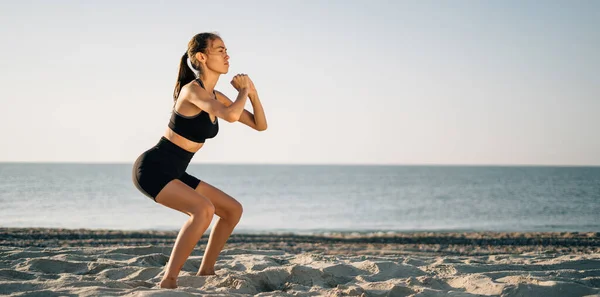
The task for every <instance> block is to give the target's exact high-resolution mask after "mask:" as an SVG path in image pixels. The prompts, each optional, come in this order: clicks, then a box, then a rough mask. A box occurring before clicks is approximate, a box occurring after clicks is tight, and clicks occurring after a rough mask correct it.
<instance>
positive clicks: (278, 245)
mask: <svg viewBox="0 0 600 297" xmlns="http://www.w3.org/2000/svg"><path fill="white" fill-rule="evenodd" d="M176 237H177V231H125V230H94V229H62V228H0V246H5V247H112V246H165V247H170V246H172V245H173V243H174V242H175V238H176ZM207 240H208V231H207V233H205V234H204V235H203V236H202V238H201V239H200V241H199V242H198V245H197V247H196V249H202V248H203V247H204V246H205V245H206V243H207ZM225 248H243V249H258V250H262V249H279V250H282V251H285V252H288V253H303V252H319V253H325V254H348V253H349V254H355V255H365V254H370V255H391V254H398V255H400V254H439V255H443V254H451V255H490V254H506V253H528V252H543V253H559V254H560V253H575V254H591V253H600V232H393V233H392V232H385V233H366V234H360V233H356V232H347V233H346V232H337V233H333V232H329V233H327V234H320V235H302V234H294V233H259V234H252V233H234V234H232V235H231V237H230V238H229V240H228V241H227V244H226V247H225Z"/></svg>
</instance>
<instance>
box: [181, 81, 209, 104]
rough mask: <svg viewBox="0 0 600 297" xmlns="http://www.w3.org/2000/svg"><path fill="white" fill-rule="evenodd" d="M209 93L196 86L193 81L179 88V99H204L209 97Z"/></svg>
mask: <svg viewBox="0 0 600 297" xmlns="http://www.w3.org/2000/svg"><path fill="white" fill-rule="evenodd" d="M210 95H211V94H210V93H208V92H207V91H206V90H205V89H204V88H203V87H201V86H200V85H198V83H196V82H195V81H192V82H190V83H188V84H186V85H185V86H183V87H182V88H181V92H180V94H179V98H180V99H184V100H185V99H190V98H193V97H195V98H199V99H204V98H207V97H210Z"/></svg>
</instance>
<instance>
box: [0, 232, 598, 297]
mask: <svg viewBox="0 0 600 297" xmlns="http://www.w3.org/2000/svg"><path fill="white" fill-rule="evenodd" d="M175 236H176V233H175V232H125V231H102V230H64V229H0V295H11V296H253V295H256V296H515V297H516V296H544V297H553V296H556V297H559V296H561V297H562V296H600V233H490V232H486V233H394V234H388V233H385V234H383V233H380V234H322V235H319V236H299V235H292V234H262V235H260V234H255V235H244V234H234V235H233V236H232V238H231V239H230V241H229V243H228V244H227V246H226V247H225V250H224V251H223V252H222V254H221V256H220V257H219V260H218V262H217V266H216V269H217V271H216V272H217V275H215V276H207V277H200V276H195V273H196V272H197V270H198V267H199V265H200V261H201V260H202V253H203V251H204V250H203V248H204V246H205V243H206V237H204V238H203V239H202V240H201V242H200V243H199V244H198V246H197V249H196V250H195V251H194V253H193V254H192V256H191V257H190V259H189V260H188V261H187V263H186V264H185V266H184V267H183V270H182V272H181V274H180V278H179V283H178V284H179V288H177V289H175V290H165V289H159V288H157V287H156V285H157V283H158V281H159V280H160V278H161V276H162V273H163V268H164V265H165V264H166V262H167V261H168V255H169V253H170V250H171V247H172V242H173V240H174V238H175Z"/></svg>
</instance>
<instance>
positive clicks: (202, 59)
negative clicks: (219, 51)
mask: <svg viewBox="0 0 600 297" xmlns="http://www.w3.org/2000/svg"><path fill="white" fill-rule="evenodd" d="M195 56H196V60H197V61H198V62H200V63H206V58H207V57H206V55H205V54H203V53H200V52H197V53H196V54H195Z"/></svg>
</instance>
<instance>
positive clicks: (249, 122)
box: [215, 91, 267, 131]
mask: <svg viewBox="0 0 600 297" xmlns="http://www.w3.org/2000/svg"><path fill="white" fill-rule="evenodd" d="M215 92H216V94H217V99H218V100H219V101H220V102H221V103H223V104H224V105H225V106H231V105H232V104H233V102H232V101H231V100H230V99H229V98H227V96H225V94H223V93H221V92H219V91H215ZM249 97H250V102H251V103H252V109H253V110H254V114H252V113H251V112H249V111H248V110H246V109H244V110H243V112H242V114H241V116H240V118H239V122H240V123H242V124H245V125H246V126H248V127H250V128H252V129H254V130H256V131H264V130H266V129H267V119H266V118H265V113H264V111H263V107H262V104H261V103H260V99H259V98H258V94H256V92H251V93H250V94H249Z"/></svg>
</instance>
